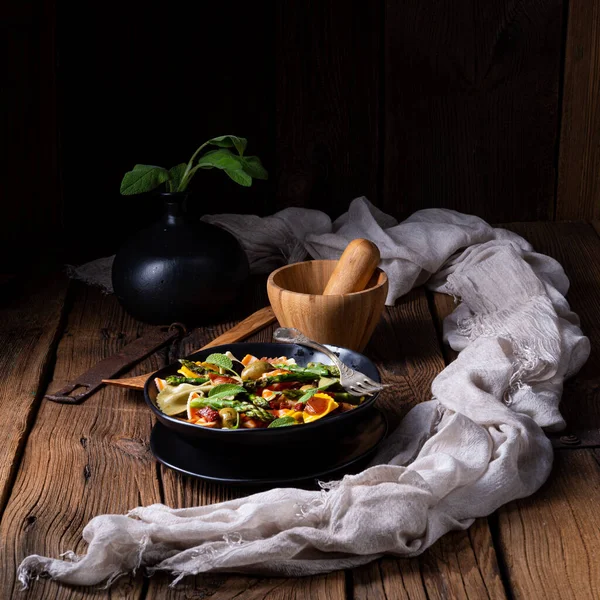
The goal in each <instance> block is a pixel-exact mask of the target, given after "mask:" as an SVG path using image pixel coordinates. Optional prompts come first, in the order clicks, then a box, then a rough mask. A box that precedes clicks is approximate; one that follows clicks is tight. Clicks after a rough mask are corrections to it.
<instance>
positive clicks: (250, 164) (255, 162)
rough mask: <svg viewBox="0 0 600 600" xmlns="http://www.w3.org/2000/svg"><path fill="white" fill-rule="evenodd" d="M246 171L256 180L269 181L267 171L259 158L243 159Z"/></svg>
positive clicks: (249, 157) (247, 157) (248, 157)
mask: <svg viewBox="0 0 600 600" xmlns="http://www.w3.org/2000/svg"><path fill="white" fill-rule="evenodd" d="M242 165H243V167H244V171H245V172H246V173H247V174H248V175H250V177H252V178H254V179H269V174H268V173H267V170H266V169H265V168H264V167H263V166H262V163H261V162H260V158H258V156H245V157H244V158H242Z"/></svg>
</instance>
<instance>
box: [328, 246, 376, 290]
mask: <svg viewBox="0 0 600 600" xmlns="http://www.w3.org/2000/svg"><path fill="white" fill-rule="evenodd" d="M380 258H381V256H380V255H379V248H377V246H376V245H375V244H374V243H373V242H371V241H369V240H365V239H362V238H358V239H356V240H352V241H351V242H350V243H349V244H348V245H347V246H346V249H345V250H344V253H343V254H342V256H341V257H340V260H339V261H338V263H337V265H336V266H335V269H334V271H333V273H332V274H331V277H330V278H329V281H328V282H327V285H326V286H325V291H324V292H323V295H324V296H333V295H334V294H351V293H352V292H360V291H361V290H364V289H365V288H366V287H367V284H368V283H369V280H370V279H371V277H372V276H373V273H374V272H375V269H376V268H377V265H378V264H379V260H380Z"/></svg>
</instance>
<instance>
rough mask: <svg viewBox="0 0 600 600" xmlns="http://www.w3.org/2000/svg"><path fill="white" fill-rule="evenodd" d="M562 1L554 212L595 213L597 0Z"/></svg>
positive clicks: (599, 108) (598, 203)
mask: <svg viewBox="0 0 600 600" xmlns="http://www.w3.org/2000/svg"><path fill="white" fill-rule="evenodd" d="M568 5H569V16H568V19H567V24H568V26H567V41H566V48H565V66H564V83H563V101H562V121H561V135H560V157H559V164H558V189H557V201H556V218H557V220H589V219H599V218H600V103H599V102H598V98H599V97H600V1H599V0H586V1H585V2H576V1H571V2H569V3H568Z"/></svg>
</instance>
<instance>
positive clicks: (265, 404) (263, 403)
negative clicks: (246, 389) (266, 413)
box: [248, 394, 269, 408]
mask: <svg viewBox="0 0 600 600" xmlns="http://www.w3.org/2000/svg"><path fill="white" fill-rule="evenodd" d="M248 400H250V402H252V404H254V406H258V407H259V408H269V401H268V400H266V399H265V398H262V397H261V396H257V395H256V394H248Z"/></svg>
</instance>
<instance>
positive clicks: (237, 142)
mask: <svg viewBox="0 0 600 600" xmlns="http://www.w3.org/2000/svg"><path fill="white" fill-rule="evenodd" d="M208 143H209V144H212V145H213V146H219V147H220V148H235V149H236V150H237V151H238V154H239V155H240V156H243V154H244V152H245V150H246V146H247V145H248V140H247V139H246V138H243V137H237V136H236V135H220V136H218V137H215V138H212V139H211V140H208Z"/></svg>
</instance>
